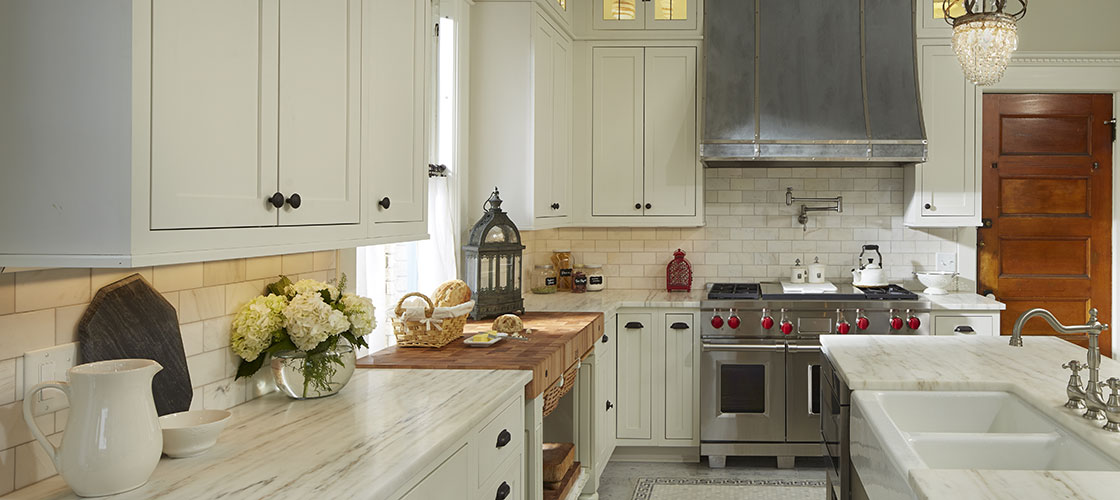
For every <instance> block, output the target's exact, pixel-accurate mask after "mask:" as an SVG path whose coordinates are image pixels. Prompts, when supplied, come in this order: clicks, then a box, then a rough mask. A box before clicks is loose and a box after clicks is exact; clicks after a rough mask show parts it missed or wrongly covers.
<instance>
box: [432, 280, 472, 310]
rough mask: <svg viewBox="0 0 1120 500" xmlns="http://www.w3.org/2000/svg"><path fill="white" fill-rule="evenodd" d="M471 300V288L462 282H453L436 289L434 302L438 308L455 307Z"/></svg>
mask: <svg viewBox="0 0 1120 500" xmlns="http://www.w3.org/2000/svg"><path fill="white" fill-rule="evenodd" d="M468 300H471V287H469V286H467V283H466V282H464V281H462V280H451V281H448V282H447V283H444V284H442V285H440V286H439V287H438V288H436V291H435V293H433V294H432V302H435V303H436V307H454V306H457V305H459V304H464V303H466V302H467V301H468Z"/></svg>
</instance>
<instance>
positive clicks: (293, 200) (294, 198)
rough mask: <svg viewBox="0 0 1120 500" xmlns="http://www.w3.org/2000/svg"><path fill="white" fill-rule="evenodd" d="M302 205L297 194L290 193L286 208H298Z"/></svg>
mask: <svg viewBox="0 0 1120 500" xmlns="http://www.w3.org/2000/svg"><path fill="white" fill-rule="evenodd" d="M302 204H303V200H301V199H300V197H299V193H292V195H291V196H289V197H288V206H290V207H292V208H299V206H300V205H302Z"/></svg>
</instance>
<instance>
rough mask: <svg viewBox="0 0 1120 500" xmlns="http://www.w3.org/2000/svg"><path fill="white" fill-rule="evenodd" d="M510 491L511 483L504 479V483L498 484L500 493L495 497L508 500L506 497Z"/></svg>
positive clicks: (497, 499) (495, 498)
mask: <svg viewBox="0 0 1120 500" xmlns="http://www.w3.org/2000/svg"><path fill="white" fill-rule="evenodd" d="M509 493H510V487H509V483H507V482H505V481H502V485H501V486H498V495H497V496H495V497H494V500H506V497H508V496H509Z"/></svg>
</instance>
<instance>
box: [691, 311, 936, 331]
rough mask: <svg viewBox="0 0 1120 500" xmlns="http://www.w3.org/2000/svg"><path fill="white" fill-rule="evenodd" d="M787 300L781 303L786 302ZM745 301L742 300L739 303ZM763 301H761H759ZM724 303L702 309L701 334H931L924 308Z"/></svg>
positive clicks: (927, 313) (927, 315)
mask: <svg viewBox="0 0 1120 500" xmlns="http://www.w3.org/2000/svg"><path fill="white" fill-rule="evenodd" d="M787 304H788V303H784V304H780V305H781V306H786V305H787ZM738 305H742V304H738ZM759 305H762V304H759ZM794 305H798V306H799V307H796V308H795V307H773V308H771V307H770V306H766V307H758V308H757V309H756V308H753V307H751V308H747V307H742V308H739V307H735V308H732V307H722V308H719V309H701V323H700V324H701V325H704V327H703V329H702V331H701V335H702V336H710V337H726V338H731V337H735V338H774V339H778V338H785V337H787V336H788V337H797V336H801V337H816V336H819V335H930V334H931V333H930V332H929V326H928V325H929V324H930V322H929V321H930V320H929V317H930V313H929V311H928V310H925V309H907V308H898V309H886V308H884V309H873V308H863V307H860V308H856V307H852V308H846V307H839V308H838V307H835V306H834V307H830V308H828V309H824V308H821V307H820V305H823V304H818V305H817V307H806V308H801V307H800V304H794Z"/></svg>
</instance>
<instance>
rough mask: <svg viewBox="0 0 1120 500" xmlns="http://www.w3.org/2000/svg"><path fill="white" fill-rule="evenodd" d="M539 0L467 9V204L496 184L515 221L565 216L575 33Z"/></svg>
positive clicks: (550, 223)
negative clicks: (557, 21)
mask: <svg viewBox="0 0 1120 500" xmlns="http://www.w3.org/2000/svg"><path fill="white" fill-rule="evenodd" d="M546 14H547V12H546V10H545V8H544V7H542V6H541V5H540V4H539V3H537V2H531V1H525V2H505V1H502V2H479V3H477V4H476V5H475V6H474V7H473V8H472V10H471V23H472V25H471V43H470V46H471V85H470V89H471V94H470V99H471V101H470V109H471V123H470V130H471V133H470V147H469V150H470V158H471V161H470V175H469V188H468V190H467V197H468V200H469V202H468V204H469V205H468V206H471V207H481V206H482V205H483V202H484V201H485V200H486V199H487V198H488V197H489V196H490V193H491V192H492V191H493V189H494V187H497V188H498V189H499V190H500V191H501V196H502V200H503V201H504V204H503V205H502V208H503V209H504V210H506V211H507V212H508V213H509V215H510V218H511V219H513V221H514V223H515V224H517V226H518V228H520V229H522V230H526V229H542V228H548V227H558V226H563V225H567V224H569V223H570V221H571V218H570V217H569V214H570V211H571V209H572V189H571V186H572V69H571V68H572V40H571V38H569V37H568V35H567V34H565V32H564V31H563V30H561V29H559V28H557V26H556V25H555V24H554V23H553V22H552V21H551V20H550V18H549V17H548V16H547V15H546Z"/></svg>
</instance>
